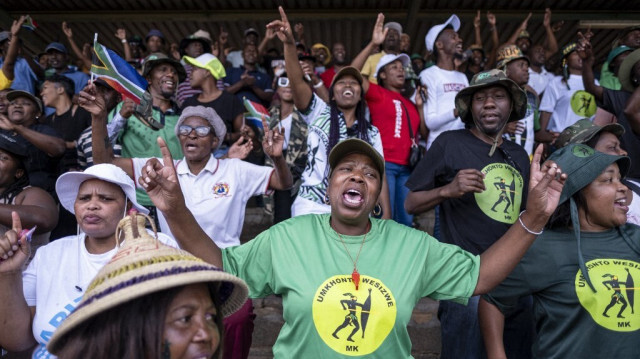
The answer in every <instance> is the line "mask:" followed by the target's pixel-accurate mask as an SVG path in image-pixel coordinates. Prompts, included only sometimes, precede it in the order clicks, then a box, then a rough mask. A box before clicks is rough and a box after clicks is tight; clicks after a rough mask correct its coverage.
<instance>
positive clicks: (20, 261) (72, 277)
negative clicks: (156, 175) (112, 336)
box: [0, 164, 177, 357]
mask: <svg viewBox="0 0 640 359" xmlns="http://www.w3.org/2000/svg"><path fill="white" fill-rule="evenodd" d="M56 192H57V194H58V198H59V199H60V204H61V205H62V206H63V207H64V208H65V209H67V210H68V211H69V212H71V213H73V214H75V216H76V220H77V222H78V234H77V235H74V236H68V237H64V238H60V239H58V240H56V241H54V242H51V243H49V244H48V245H46V246H43V247H41V248H40V249H39V250H38V251H37V252H36V254H35V257H34V258H33V260H32V261H31V263H29V266H28V267H27V268H26V269H25V270H24V271H23V267H24V265H25V262H26V260H27V258H28V257H29V253H30V243H29V242H28V241H25V240H24V236H22V238H21V239H20V242H18V236H17V235H16V233H20V232H21V230H22V225H21V222H20V217H19V216H18V214H17V213H14V214H13V231H8V232H7V233H5V234H4V236H2V237H0V259H2V260H1V261H0V345H1V346H3V347H5V348H6V349H8V350H11V351H22V350H27V349H29V348H32V347H33V346H34V345H36V344H37V345H38V346H37V347H36V349H35V351H34V352H33V355H34V357H40V356H45V357H46V356H47V355H48V353H47V351H46V348H45V345H46V344H47V342H48V341H49V338H50V337H51V334H52V333H53V332H55V330H56V328H57V327H58V326H59V325H60V322H62V320H63V319H64V318H66V316H67V315H68V314H69V313H70V312H71V311H72V310H73V308H74V307H75V306H76V304H77V303H78V301H79V300H80V298H81V297H82V294H83V292H84V291H86V290H87V286H88V284H89V282H90V281H91V280H92V279H93V277H94V276H95V275H96V273H97V272H98V271H99V270H100V268H102V267H103V266H104V265H105V264H106V263H107V262H108V261H109V260H110V259H111V257H113V255H114V254H115V253H116V250H117V248H116V227H117V225H118V222H119V221H120V220H121V219H122V218H123V217H124V216H125V214H126V212H127V210H128V209H130V208H135V209H136V210H138V211H139V212H142V213H147V210H146V209H145V208H144V207H142V206H141V205H139V204H138V202H136V195H135V187H134V184H133V181H132V180H131V179H130V178H129V177H128V176H127V174H126V173H124V171H122V170H121V169H120V168H118V167H116V166H114V165H110V164H100V165H95V166H92V167H89V168H88V169H87V170H85V171H84V172H67V173H65V174H63V175H62V176H60V178H59V179H58V181H57V183H56ZM161 238H162V241H163V242H165V243H168V244H170V245H173V246H175V247H177V245H176V243H175V242H174V241H173V240H172V239H171V238H169V237H167V236H166V235H162V237H161Z"/></svg>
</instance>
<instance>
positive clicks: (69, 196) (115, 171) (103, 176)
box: [56, 163, 149, 214]
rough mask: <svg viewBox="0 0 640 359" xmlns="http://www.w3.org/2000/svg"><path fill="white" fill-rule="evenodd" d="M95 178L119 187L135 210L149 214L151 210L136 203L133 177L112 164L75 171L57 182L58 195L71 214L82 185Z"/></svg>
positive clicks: (73, 211)
mask: <svg viewBox="0 0 640 359" xmlns="http://www.w3.org/2000/svg"><path fill="white" fill-rule="evenodd" d="M93 178H97V179H99V180H103V181H105V182H110V183H113V184H115V185H117V186H119V187H120V188H122V191H123V192H124V194H125V196H127V199H128V200H129V201H131V204H132V205H133V208H135V209H136V210H137V211H138V212H142V213H144V214H147V213H149V210H147V209H146V208H144V207H143V206H142V205H141V204H139V203H138V201H136V185H135V184H134V183H133V180H132V179H131V177H129V175H127V173H126V172H125V171H123V170H122V169H121V168H120V167H118V166H115V165H112V164H110V163H101V164H97V165H93V166H91V167H89V168H87V169H86V170H84V172H76V171H73V172H67V173H64V174H62V175H61V176H60V177H59V178H58V180H57V181H56V193H57V194H58V198H59V199H60V204H61V205H62V207H64V208H65V209H66V210H67V211H69V212H71V213H75V210H74V209H73V205H74V204H75V202H76V197H77V196H78V190H79V189H80V185H81V184H82V182H84V181H86V180H89V179H93Z"/></svg>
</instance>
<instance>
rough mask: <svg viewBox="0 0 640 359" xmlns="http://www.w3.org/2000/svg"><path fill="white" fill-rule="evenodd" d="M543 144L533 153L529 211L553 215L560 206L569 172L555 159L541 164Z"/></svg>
mask: <svg viewBox="0 0 640 359" xmlns="http://www.w3.org/2000/svg"><path fill="white" fill-rule="evenodd" d="M542 152H543V146H542V145H539V146H538V147H537V148H536V151H535V152H534V153H533V160H532V161H531V175H530V179H529V195H528V197H527V212H533V213H535V214H540V215H545V216H547V217H548V216H551V214H552V213H553V212H554V211H555V210H556V208H557V207H558V202H559V201H560V195H561V194H562V189H563V188H564V184H565V182H566V180H567V174H566V173H562V169H560V168H558V165H557V164H556V163H555V162H553V161H546V162H545V163H544V164H542V165H540V159H541V158H542Z"/></svg>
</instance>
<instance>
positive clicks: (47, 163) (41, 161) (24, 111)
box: [0, 90, 65, 193]
mask: <svg viewBox="0 0 640 359" xmlns="http://www.w3.org/2000/svg"><path fill="white" fill-rule="evenodd" d="M7 100H9V110H8V116H6V117H5V116H4V115H2V116H0V134H4V135H6V136H8V137H10V138H13V139H14V140H15V141H16V142H17V143H19V144H21V145H22V146H25V147H26V148H27V153H28V156H27V159H26V161H25V164H24V165H25V168H26V170H27V173H28V174H29V181H30V183H31V185H32V186H36V187H40V188H42V189H44V190H45V191H47V192H49V193H53V191H54V185H55V181H56V178H57V166H58V159H59V158H60V157H61V156H62V155H63V154H64V149H65V145H64V140H63V139H62V138H60V137H58V136H59V135H58V133H57V132H56V131H55V130H54V129H53V128H51V127H49V126H47V125H43V124H40V123H38V118H39V117H40V115H41V114H42V111H43V106H42V102H41V101H40V99H38V98H36V97H35V96H33V95H32V94H30V93H28V92H25V91H20V90H14V91H11V92H9V93H7Z"/></svg>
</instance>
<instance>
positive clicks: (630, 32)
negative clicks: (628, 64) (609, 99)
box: [600, 25, 640, 90]
mask: <svg viewBox="0 0 640 359" xmlns="http://www.w3.org/2000/svg"><path fill="white" fill-rule="evenodd" d="M619 46H627V47H629V48H631V49H632V50H635V49H637V48H640V26H637V25H636V26H631V27H627V28H624V29H622V31H620V35H618V38H617V39H616V41H614V42H613V50H611V51H612V52H613V51H615V49H616V47H619ZM610 58H611V59H610ZM612 58H613V57H612V56H611V53H609V56H608V57H607V61H605V63H604V64H602V70H601V71H600V84H601V85H602V86H604V87H606V88H608V89H612V90H620V89H621V88H622V85H621V84H620V80H619V79H618V77H617V75H616V72H615V71H614V70H615V68H612V66H611V65H612V62H611V60H612ZM620 62H622V61H621V60H620Z"/></svg>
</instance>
